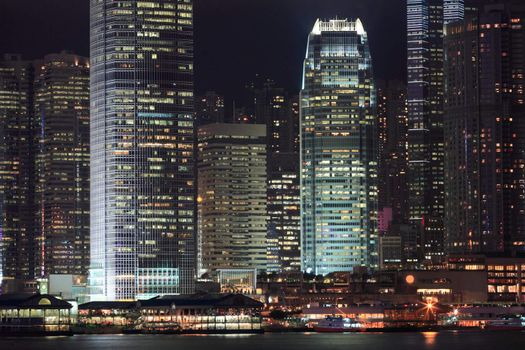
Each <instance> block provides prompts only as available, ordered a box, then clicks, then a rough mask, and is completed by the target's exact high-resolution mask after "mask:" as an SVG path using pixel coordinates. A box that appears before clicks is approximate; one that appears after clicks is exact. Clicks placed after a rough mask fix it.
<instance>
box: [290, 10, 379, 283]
mask: <svg viewBox="0 0 525 350" xmlns="http://www.w3.org/2000/svg"><path fill="white" fill-rule="evenodd" d="M374 90H375V89H374V82H373V77H372V59H371V56H370V51H369V46H368V37H367V33H366V31H365V29H364V27H363V24H362V23H361V21H360V20H359V19H358V20H356V21H349V20H346V19H343V20H340V19H336V20H329V21H322V20H317V22H316V23H315V25H314V27H313V29H312V32H311V33H310V36H309V38H308V48H307V52H306V59H305V61H304V75H303V88H302V91H301V128H300V130H301V216H302V223H301V238H302V242H301V245H302V251H301V253H302V268H303V270H305V271H307V272H313V273H316V274H327V273H330V272H333V271H349V270H352V269H353V268H355V267H359V266H366V267H370V268H375V267H376V266H377V264H378V262H377V251H376V244H377V170H378V169H377V167H378V157H377V150H376V143H377V135H376V131H377V126H376V124H377V121H376V116H375V91H374Z"/></svg>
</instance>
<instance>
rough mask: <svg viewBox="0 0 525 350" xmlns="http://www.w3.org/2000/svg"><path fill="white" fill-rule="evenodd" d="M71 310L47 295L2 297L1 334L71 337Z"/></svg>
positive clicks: (65, 303)
mask: <svg viewBox="0 0 525 350" xmlns="http://www.w3.org/2000/svg"><path fill="white" fill-rule="evenodd" d="M72 307H73V306H72V305H71V304H70V303H68V302H66V301H63V300H60V299H58V298H56V297H54V296H52V295H47V294H42V295H41V294H4V295H0V334H46V335H51V334H68V333H70V332H71V323H72V315H71V309H72Z"/></svg>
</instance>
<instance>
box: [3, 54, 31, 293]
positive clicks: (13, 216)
mask: <svg viewBox="0 0 525 350" xmlns="http://www.w3.org/2000/svg"><path fill="white" fill-rule="evenodd" d="M33 128H34V121H33V66H32V64H31V62H29V61H23V60H22V59H21V57H20V56H19V55H5V56H4V57H3V58H2V59H1V60H0V284H5V283H8V282H9V281H14V280H15V279H18V280H26V279H32V278H34V273H35V246H34V241H35V237H34V224H35V220H34V205H33V204H34V202H33V196H34V193H33V192H34V185H35V171H34V148H33V147H34V144H33Z"/></svg>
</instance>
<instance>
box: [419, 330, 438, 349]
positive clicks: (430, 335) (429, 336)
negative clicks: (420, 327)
mask: <svg viewBox="0 0 525 350" xmlns="http://www.w3.org/2000/svg"><path fill="white" fill-rule="evenodd" d="M422 334H423V337H424V338H425V345H427V346H432V345H434V344H435V343H436V337H437V335H438V333H437V332H423V333H422Z"/></svg>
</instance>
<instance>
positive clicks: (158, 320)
mask: <svg viewBox="0 0 525 350" xmlns="http://www.w3.org/2000/svg"><path fill="white" fill-rule="evenodd" d="M139 303H140V312H141V324H140V326H139V328H140V329H141V330H142V331H143V332H151V333H170V332H184V333H192V332H195V333H223V332H224V333H229V332H242V333H244V332H246V333H253V332H260V331H261V330H262V329H261V323H262V318H261V315H260V312H261V311H262V309H263V306H264V305H263V304H262V303H260V302H258V301H256V300H253V299H251V298H248V297H246V296H244V295H241V294H228V295H224V294H211V295H193V296H185V295H181V296H162V297H157V298H153V299H149V300H142V301H140V302H139Z"/></svg>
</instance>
